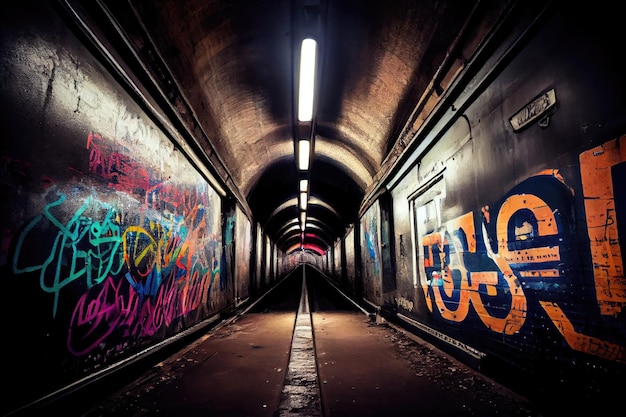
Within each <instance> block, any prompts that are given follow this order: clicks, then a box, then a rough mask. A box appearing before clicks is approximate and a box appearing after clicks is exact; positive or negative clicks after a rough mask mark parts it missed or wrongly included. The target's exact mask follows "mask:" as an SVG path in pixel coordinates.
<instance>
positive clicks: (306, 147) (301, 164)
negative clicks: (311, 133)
mask: <svg viewBox="0 0 626 417" xmlns="http://www.w3.org/2000/svg"><path fill="white" fill-rule="evenodd" d="M310 153H311V143H310V142H309V141H308V140H306V139H301V140H299V141H298V169H299V170H301V171H306V170H307V169H309V156H310Z"/></svg>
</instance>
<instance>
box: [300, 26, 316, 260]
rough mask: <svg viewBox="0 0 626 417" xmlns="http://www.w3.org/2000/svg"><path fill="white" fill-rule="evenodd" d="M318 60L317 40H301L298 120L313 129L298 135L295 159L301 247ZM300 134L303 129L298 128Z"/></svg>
mask: <svg viewBox="0 0 626 417" xmlns="http://www.w3.org/2000/svg"><path fill="white" fill-rule="evenodd" d="M316 61H317V42H316V41H315V40H314V39H312V38H306V39H304V40H303V41H302V44H301V48H300V71H299V78H298V83H299V84H298V122H300V123H304V124H306V123H308V124H310V126H311V128H310V131H309V137H308V138H302V137H300V136H298V139H297V148H296V159H297V165H298V172H299V185H298V195H299V198H298V213H299V222H300V230H301V236H302V237H301V243H300V247H301V248H303V246H304V232H305V229H306V220H307V206H308V199H309V191H310V190H309V166H310V161H311V157H312V146H311V142H312V140H313V138H314V128H313V108H314V103H315V72H316V71H315V67H316ZM296 131H297V132H298V135H300V132H301V130H300V129H296Z"/></svg>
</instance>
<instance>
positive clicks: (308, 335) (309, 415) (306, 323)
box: [279, 268, 322, 417]
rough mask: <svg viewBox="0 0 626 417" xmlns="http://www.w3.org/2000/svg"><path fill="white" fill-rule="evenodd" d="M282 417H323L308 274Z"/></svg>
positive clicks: (281, 402)
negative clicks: (307, 283)
mask: <svg viewBox="0 0 626 417" xmlns="http://www.w3.org/2000/svg"><path fill="white" fill-rule="evenodd" d="M279 416H280V417H321V416H322V412H321V401H320V388H319V379H318V376H317V364H316V361H315V345H314V342H313V329H312V324H311V312H310V311H309V296H308V293H307V288H306V273H305V269H304V268H303V269H302V293H301V295H300V306H299V307H298V313H297V314H296V325H295V329H294V333H293V339H292V341H291V355H290V357H289V366H288V367H287V374H286V376H285V386H284V387H283V392H282V394H281V401H280V406H279Z"/></svg>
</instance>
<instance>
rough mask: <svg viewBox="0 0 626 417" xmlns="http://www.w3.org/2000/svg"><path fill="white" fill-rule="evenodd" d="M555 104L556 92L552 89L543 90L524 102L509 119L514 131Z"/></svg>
mask: <svg viewBox="0 0 626 417" xmlns="http://www.w3.org/2000/svg"><path fill="white" fill-rule="evenodd" d="M555 104H556V92H555V91H554V88H553V89H550V90H548V91H545V92H543V93H541V94H540V95H538V96H537V97H535V98H534V99H533V101H531V102H530V103H528V104H526V105H525V106H524V107H523V108H522V109H520V110H519V111H518V112H517V113H515V114H514V115H513V116H511V118H510V119H509V122H510V123H511V126H512V127H513V130H514V131H516V132H517V131H518V130H520V129H523V128H524V127H526V126H528V125H529V124H531V123H532V122H533V121H535V120H537V119H538V118H540V117H541V116H542V115H544V114H546V113H547V112H548V110H550V109H552V108H553V107H554V105H555Z"/></svg>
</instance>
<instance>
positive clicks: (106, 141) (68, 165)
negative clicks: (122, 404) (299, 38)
mask: <svg viewBox="0 0 626 417" xmlns="http://www.w3.org/2000/svg"><path fill="white" fill-rule="evenodd" d="M51 3H52V2H39V3H38V4H37V7H21V8H20V7H12V8H3V10H5V12H6V13H4V15H3V16H2V17H1V18H0V19H1V22H2V23H1V24H0V27H1V28H2V29H1V35H0V73H1V74H2V76H1V77H0V94H1V97H2V100H1V110H0V118H1V126H2V140H1V145H0V167H1V169H0V191H1V194H2V198H1V199H0V213H1V214H2V215H1V216H0V233H1V235H2V246H1V250H0V271H1V272H0V276H1V278H2V284H3V294H4V299H5V300H4V302H2V303H0V304H1V305H2V307H1V310H0V314H1V317H2V318H3V323H4V326H3V353H4V354H5V355H6V356H5V360H4V362H5V365H3V367H2V369H3V371H2V376H3V378H4V379H5V381H6V382H7V383H8V384H10V386H11V390H10V391H9V392H10V393H11V395H5V396H3V400H2V402H1V403H2V405H1V406H0V407H1V409H0V412H2V414H5V412H8V411H9V410H11V409H14V408H17V407H20V406H22V405H25V404H27V403H29V402H31V401H35V400H37V399H40V398H42V397H43V396H45V395H48V394H51V393H53V392H55V391H57V390H62V389H63V388H65V387H67V386H69V385H71V384H79V385H80V384H81V383H82V382H79V381H83V378H88V377H91V376H93V375H95V374H96V373H97V372H100V371H102V370H104V369H107V368H108V367H112V366H115V365H116V364H119V363H121V362H122V361H124V360H125V359H128V358H131V357H133V356H134V355H137V354H140V353H141V352H143V351H144V350H145V349H148V348H152V347H154V346H157V345H158V344H159V343H161V342H165V341H167V340H169V339H170V338H172V337H174V336H176V335H178V334H180V333H181V332H184V331H185V330H188V329H190V328H192V327H193V326H194V325H196V324H200V323H205V322H210V321H211V320H213V319H214V318H215V317H216V315H217V316H219V313H220V312H221V311H223V310H224V309H227V308H229V307H230V306H231V304H232V303H233V301H234V296H235V290H234V288H235V287H237V288H238V290H237V294H238V296H245V295H247V292H248V291H247V286H248V276H249V271H248V269H247V267H246V266H247V265H248V263H247V262H248V258H249V249H250V245H251V242H250V238H249V229H250V226H249V224H248V223H247V222H246V219H245V218H244V217H245V216H242V213H241V212H239V213H236V211H235V210H234V208H233V207H229V208H228V211H227V212H225V213H224V214H225V220H226V221H225V223H224V224H222V199H221V197H220V195H219V194H218V193H217V192H216V191H215V190H214V188H213V187H212V186H211V185H209V183H208V182H207V179H206V178H205V177H204V175H203V174H201V173H200V172H198V171H197V170H196V169H195V168H194V166H193V165H192V164H191V163H190V162H189V159H188V157H187V155H185V154H183V152H182V151H181V150H180V149H178V148H177V147H176V146H175V144H174V143H175V142H174V141H173V140H172V138H171V137H170V136H168V132H166V131H165V130H164V129H162V128H161V126H160V125H159V124H158V123H157V122H156V121H155V118H154V114H151V113H148V112H147V111H146V109H145V108H144V107H142V106H140V105H139V104H138V101H137V100H136V99H135V98H134V97H132V96H131V95H129V93H128V92H127V90H126V89H125V88H123V86H122V85H121V84H120V83H119V82H118V80H117V79H116V78H115V77H114V76H113V75H112V73H111V71H110V70H109V69H108V68H106V67H105V66H104V65H103V64H102V63H101V62H100V61H99V60H98V59H97V57H96V56H95V55H94V54H92V51H90V50H88V49H87V47H86V46H85V43H83V42H82V41H81V40H80V39H79V38H77V36H76V35H75V33H73V32H72V31H70V29H69V28H68V26H66V22H65V21H63V20H61V19H60V18H59V15H58V14H57V13H56V11H55V10H53V9H52V8H51ZM238 221H241V226H239V225H237V226H235V225H234V222H238ZM234 228H236V235H237V243H238V244H239V242H241V244H240V245H238V247H237V253H239V254H241V255H242V261H243V262H242V263H241V264H240V265H238V270H237V273H236V274H234V273H233V270H234V268H233V265H232V263H231V262H233V261H234V257H233V256H232V254H233V252H232V250H233V245H234V243H235V242H234V240H233V238H234V232H235V229H234ZM224 231H225V232H224ZM224 234H225V235H226V236H225V239H223V236H224ZM224 250H225V251H226V252H224ZM235 280H236V282H235Z"/></svg>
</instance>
